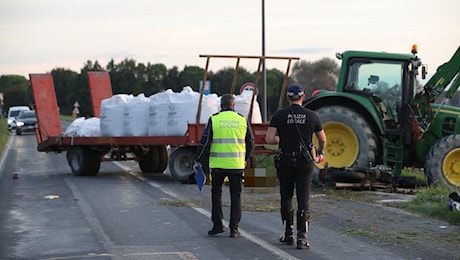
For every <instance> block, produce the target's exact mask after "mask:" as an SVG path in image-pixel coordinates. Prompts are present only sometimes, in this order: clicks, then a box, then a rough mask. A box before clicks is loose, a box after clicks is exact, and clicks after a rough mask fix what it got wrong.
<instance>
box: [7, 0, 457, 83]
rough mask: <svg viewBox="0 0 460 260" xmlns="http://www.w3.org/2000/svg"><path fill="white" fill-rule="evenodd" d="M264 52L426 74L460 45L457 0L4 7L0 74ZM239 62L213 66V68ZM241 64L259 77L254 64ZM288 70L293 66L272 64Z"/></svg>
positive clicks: (17, 3) (177, 0) (20, 1)
mask: <svg viewBox="0 0 460 260" xmlns="http://www.w3.org/2000/svg"><path fill="white" fill-rule="evenodd" d="M262 2H264V3H265V12H264V13H265V15H264V17H265V19H264V21H265V23H264V24H265V26H264V28H265V30H264V32H265V41H264V43H265V55H267V56H282V57H296V58H300V59H301V60H306V61H310V62H314V61H317V60H320V59H321V58H324V57H328V58H332V59H335V53H337V52H343V51H345V50H366V51H384V52H399V53H409V52H410V49H411V46H412V44H417V45H418V50H419V54H418V55H419V57H421V59H422V61H423V63H425V64H427V65H428V72H429V74H428V76H430V75H432V74H433V73H434V72H435V71H436V68H437V67H438V66H439V65H441V64H443V63H444V62H446V61H447V60H448V59H450V57H451V56H452V55H453V54H454V52H455V51H456V50H457V48H458V47H459V46H460V27H459V25H460V15H459V14H458V10H459V9H460V1H458V0H438V1H433V0H404V1H401V0H385V1H383V0H381V1H377V0H374V1H369V0H347V1H344V0H328V1H311V0H259V1H256V0H161V1H159V0H130V1H127V0H96V1H94V0H78V1H75V0H65V1H63V0H40V1H37V0H0V37H1V38H0V75H11V74H13V75H23V76H24V77H26V78H28V77H29V76H28V75H29V73H47V72H50V71H51V70H52V69H54V68H65V69H70V70H73V71H76V72H80V69H81V68H83V67H84V65H85V63H86V62H87V61H92V62H94V61H98V62H99V63H100V64H101V65H102V66H103V67H105V66H106V65H107V63H108V62H109V61H110V60H111V59H113V60H114V61H115V63H119V62H120V61H122V60H124V59H126V58H128V59H134V60H135V61H136V62H138V63H140V62H142V63H144V64H147V63H151V64H156V63H162V64H164V65H166V67H167V68H172V67H173V66H177V67H178V68H179V70H182V69H183V68H184V66H186V65H187V66H200V67H202V68H204V67H205V65H206V59H204V58H200V57H199V55H200V54H208V55H211V54H212V55H262V46H263V44H262V42H263V41H262V38H263V37H262V31H263V30H262V28H263V26H262V20H263V19H262ZM235 64H236V60H233V59H211V60H210V64H209V68H210V70H215V71H216V70H218V69H221V68H223V67H228V66H232V67H234V66H235ZM240 66H242V67H245V68H246V69H248V70H249V71H252V72H253V71H256V70H257V62H255V61H254V60H251V61H248V60H241V62H240ZM266 68H267V69H271V68H278V69H280V70H281V71H283V72H285V71H286V69H287V61H285V60H267V61H266Z"/></svg>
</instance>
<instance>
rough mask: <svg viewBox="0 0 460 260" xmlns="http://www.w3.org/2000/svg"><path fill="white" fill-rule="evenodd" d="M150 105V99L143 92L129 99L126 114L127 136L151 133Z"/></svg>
mask: <svg viewBox="0 0 460 260" xmlns="http://www.w3.org/2000/svg"><path fill="white" fill-rule="evenodd" d="M149 105H150V99H149V98H147V97H145V95H144V94H143V93H141V94H139V95H137V96H135V97H133V98H131V99H129V100H128V102H127V104H126V109H125V114H124V126H125V134H126V135H127V136H147V135H148V134H149Z"/></svg>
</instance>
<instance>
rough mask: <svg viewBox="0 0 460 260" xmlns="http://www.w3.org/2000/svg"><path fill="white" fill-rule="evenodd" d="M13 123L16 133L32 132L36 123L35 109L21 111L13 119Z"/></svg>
mask: <svg viewBox="0 0 460 260" xmlns="http://www.w3.org/2000/svg"><path fill="white" fill-rule="evenodd" d="M15 124H16V134H17V135H21V134H22V133H24V132H34V131H35V128H36V125H37V116H36V115H35V110H30V111H21V112H20V113H19V115H18V117H17V118H16V120H15Z"/></svg>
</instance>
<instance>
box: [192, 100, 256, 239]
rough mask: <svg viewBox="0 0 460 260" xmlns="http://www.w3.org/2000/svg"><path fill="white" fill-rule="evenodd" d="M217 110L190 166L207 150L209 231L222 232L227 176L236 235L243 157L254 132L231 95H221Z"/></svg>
mask: <svg viewBox="0 0 460 260" xmlns="http://www.w3.org/2000/svg"><path fill="white" fill-rule="evenodd" d="M220 107H221V111H220V112H219V113H216V114H214V115H212V116H211V117H210V118H209V120H208V123H207V125H206V127H205V129H204V131H203V135H202V136H201V140H200V145H199V146H198V147H197V151H196V156H195V161H196V162H195V164H194V166H193V167H194V169H195V172H196V168H197V166H198V163H202V162H204V161H205V160H206V158H207V156H208V154H209V168H210V169H211V185H212V188H211V193H212V213H211V220H212V222H213V224H214V225H213V227H212V229H211V230H209V231H208V234H209V235H217V234H219V233H223V232H225V229H224V226H223V224H222V219H223V213H222V185H223V183H224V180H225V178H226V177H228V181H229V186H230V203H231V205H230V223H229V228H230V237H239V236H240V232H239V231H238V225H239V222H240V219H241V190H242V180H243V171H244V169H245V167H246V161H247V160H248V159H249V157H250V155H251V151H252V149H253V147H254V136H253V134H252V130H251V127H250V125H249V123H248V120H247V119H246V118H245V117H244V116H243V115H241V114H239V113H237V112H235V97H234V96H233V95H230V94H225V95H222V97H221V101H220Z"/></svg>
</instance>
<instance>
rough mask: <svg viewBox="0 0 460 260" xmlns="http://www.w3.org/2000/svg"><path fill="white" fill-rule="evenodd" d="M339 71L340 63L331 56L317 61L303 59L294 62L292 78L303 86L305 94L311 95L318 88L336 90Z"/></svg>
mask: <svg viewBox="0 0 460 260" xmlns="http://www.w3.org/2000/svg"><path fill="white" fill-rule="evenodd" d="M339 71H340V67H339V65H338V64H337V62H335V60H333V59H331V58H323V59H321V60H318V61H316V62H309V61H305V60H301V61H298V62H296V63H294V66H293V68H292V73H291V78H292V81H293V82H295V83H297V84H300V85H301V86H303V87H304V89H305V94H306V95H307V96H310V95H311V94H312V93H313V91H315V90H317V89H326V90H334V89H335V87H336V84H337V80H338V76H339Z"/></svg>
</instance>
